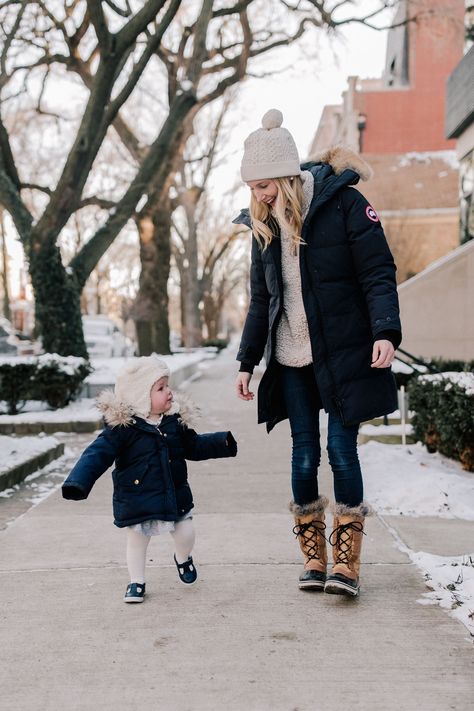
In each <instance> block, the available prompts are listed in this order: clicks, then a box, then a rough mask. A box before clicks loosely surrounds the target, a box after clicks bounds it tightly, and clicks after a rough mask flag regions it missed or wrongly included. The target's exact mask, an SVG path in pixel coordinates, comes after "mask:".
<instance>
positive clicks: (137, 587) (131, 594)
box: [123, 583, 145, 602]
mask: <svg viewBox="0 0 474 711" xmlns="http://www.w3.org/2000/svg"><path fill="white" fill-rule="evenodd" d="M144 597H145V583H130V584H129V585H128V586H127V589H126V591H125V596H124V598H123V601H124V602H143V598H144Z"/></svg>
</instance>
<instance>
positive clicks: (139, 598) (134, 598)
mask: <svg viewBox="0 0 474 711" xmlns="http://www.w3.org/2000/svg"><path fill="white" fill-rule="evenodd" d="M123 601H124V602H135V603H137V602H143V598H142V597H124V598H123Z"/></svg>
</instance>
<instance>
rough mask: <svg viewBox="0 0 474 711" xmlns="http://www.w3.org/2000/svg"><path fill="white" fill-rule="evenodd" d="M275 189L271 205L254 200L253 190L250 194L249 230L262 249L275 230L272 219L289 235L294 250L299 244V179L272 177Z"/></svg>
mask: <svg viewBox="0 0 474 711" xmlns="http://www.w3.org/2000/svg"><path fill="white" fill-rule="evenodd" d="M272 180H273V181H274V182H275V183H276V186H277V189H278V192H277V197H276V200H275V203H274V204H273V206H270V205H267V203H264V202H257V200H256V199H255V198H254V196H253V193H252V195H251V197H250V218H251V222H252V231H253V234H254V235H255V238H256V240H257V242H258V243H259V244H260V247H261V248H262V249H266V248H267V247H268V245H269V244H270V242H271V241H272V239H273V237H274V233H275V229H273V230H272V227H273V228H275V227H276V225H275V222H276V223H277V224H278V225H279V226H280V228H281V229H282V230H283V231H284V232H287V233H288V234H289V235H290V238H291V240H292V241H293V244H294V247H295V249H296V247H297V245H299V244H303V240H302V239H301V228H302V227H303V181H302V180H301V178H300V176H299V175H296V176H295V177H294V178H272Z"/></svg>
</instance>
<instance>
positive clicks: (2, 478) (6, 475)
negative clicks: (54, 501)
mask: <svg viewBox="0 0 474 711" xmlns="http://www.w3.org/2000/svg"><path fill="white" fill-rule="evenodd" d="M63 454H64V443H63V442H58V444H57V445H55V446H54V447H51V448H50V449H47V450H46V452H41V454H37V455H36V456H35V457H32V458H31V459H28V460H27V461H26V462H22V464H17V465H16V466H15V467H12V468H11V469H7V470H5V471H3V472H0V491H3V490H4V489H9V488H11V487H12V486H15V484H19V483H20V482H21V481H23V480H24V479H26V477H27V476H29V475H30V474H33V472H35V471H37V470H38V469H42V468H43V467H45V466H46V465H47V464H49V463H50V462H52V461H53V460H55V459H58V457H61V456H62V455H63Z"/></svg>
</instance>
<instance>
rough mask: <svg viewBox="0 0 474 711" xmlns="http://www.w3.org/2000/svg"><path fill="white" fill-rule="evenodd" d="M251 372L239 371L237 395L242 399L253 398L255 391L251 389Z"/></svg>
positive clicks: (236, 385) (236, 386)
mask: <svg viewBox="0 0 474 711" xmlns="http://www.w3.org/2000/svg"><path fill="white" fill-rule="evenodd" d="M251 377H252V374H251V373H244V372H242V373H238V374H237V380H236V381H235V389H236V391H237V397H239V398H240V399H241V400H253V392H251V391H250V390H249V383H250V378H251Z"/></svg>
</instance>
